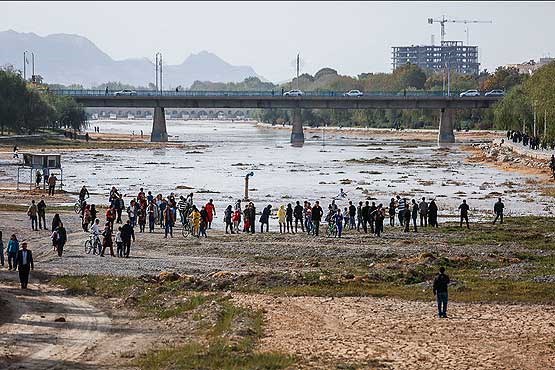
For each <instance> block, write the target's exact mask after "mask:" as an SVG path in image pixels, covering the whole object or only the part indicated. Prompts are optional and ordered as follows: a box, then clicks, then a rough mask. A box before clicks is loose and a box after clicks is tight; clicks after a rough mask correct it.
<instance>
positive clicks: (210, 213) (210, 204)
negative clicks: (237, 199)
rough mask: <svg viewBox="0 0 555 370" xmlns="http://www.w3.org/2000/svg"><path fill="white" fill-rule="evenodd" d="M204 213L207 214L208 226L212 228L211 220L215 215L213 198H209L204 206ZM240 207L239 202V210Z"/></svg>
mask: <svg viewBox="0 0 555 370" xmlns="http://www.w3.org/2000/svg"><path fill="white" fill-rule="evenodd" d="M204 209H205V210H206V213H207V214H208V228H209V229H211V228H212V221H213V220H214V217H216V206H214V200H213V199H210V200H209V201H208V203H206V205H205V206H204ZM240 209H241V204H239V210H240Z"/></svg>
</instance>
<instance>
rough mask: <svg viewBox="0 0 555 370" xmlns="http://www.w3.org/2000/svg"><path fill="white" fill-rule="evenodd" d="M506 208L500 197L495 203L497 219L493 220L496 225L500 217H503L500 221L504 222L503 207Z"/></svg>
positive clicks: (494, 209)
mask: <svg viewBox="0 0 555 370" xmlns="http://www.w3.org/2000/svg"><path fill="white" fill-rule="evenodd" d="M504 208H505V205H504V204H503V202H502V201H501V198H499V200H498V201H497V203H495V204H494V206H493V212H495V219H494V220H493V224H494V225H495V222H496V221H497V219H498V218H501V222H500V223H501V224H502V223H503V209H504Z"/></svg>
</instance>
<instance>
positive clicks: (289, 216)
mask: <svg viewBox="0 0 555 370" xmlns="http://www.w3.org/2000/svg"><path fill="white" fill-rule="evenodd" d="M285 222H286V223H287V232H288V233H292V234H294V233H295V231H294V230H293V206H292V205H291V203H289V204H287V209H286V210H285Z"/></svg>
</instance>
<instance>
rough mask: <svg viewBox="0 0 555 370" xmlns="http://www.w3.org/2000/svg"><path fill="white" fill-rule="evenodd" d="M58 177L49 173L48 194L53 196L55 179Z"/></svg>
mask: <svg viewBox="0 0 555 370" xmlns="http://www.w3.org/2000/svg"><path fill="white" fill-rule="evenodd" d="M57 180H58V178H57V177H56V175H54V174H53V173H51V174H50V177H49V178H48V195H50V196H54V190H55V189H56V181H57Z"/></svg>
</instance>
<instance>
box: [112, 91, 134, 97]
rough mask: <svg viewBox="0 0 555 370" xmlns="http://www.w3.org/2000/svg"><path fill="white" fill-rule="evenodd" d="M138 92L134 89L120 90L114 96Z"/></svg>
mask: <svg viewBox="0 0 555 370" xmlns="http://www.w3.org/2000/svg"><path fill="white" fill-rule="evenodd" d="M135 95H137V92H136V91H134V90H120V91H116V92H115V93H114V96H135Z"/></svg>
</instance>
